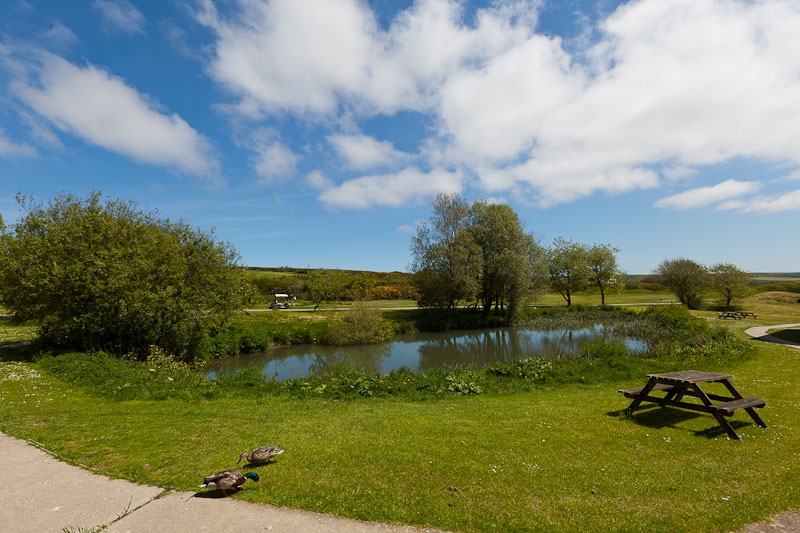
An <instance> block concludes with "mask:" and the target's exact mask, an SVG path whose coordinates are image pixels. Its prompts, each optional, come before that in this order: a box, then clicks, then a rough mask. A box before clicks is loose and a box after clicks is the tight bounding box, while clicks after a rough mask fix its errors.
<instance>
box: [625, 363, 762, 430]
mask: <svg viewBox="0 0 800 533" xmlns="http://www.w3.org/2000/svg"><path fill="white" fill-rule="evenodd" d="M647 377H648V378H650V379H649V380H648V382H647V384H646V385H645V386H644V387H640V388H636V389H622V390H620V391H618V392H621V393H622V394H624V395H625V397H626V398H633V401H632V402H631V404H630V405H629V406H628V408H627V409H626V412H627V413H628V414H629V415H633V412H634V410H636V408H637V407H639V404H641V403H642V402H652V403H655V404H658V405H660V406H662V407H664V406H670V407H680V408H682V409H689V410H692V411H700V412H701V413H709V414H711V415H713V416H714V418H716V419H717V422H719V425H720V426H722V427H723V429H724V430H725V431H726V432H727V433H728V436H729V437H730V438H732V439H735V440H742V439H741V438H740V437H739V435H738V434H737V433H736V431H735V430H734V429H733V426H731V424H730V423H729V422H728V421H727V420H726V419H725V417H730V416H733V414H734V412H736V411H737V410H738V409H744V410H745V411H746V412H747V414H749V415H750V417H751V418H752V419H753V421H754V422H755V423H756V424H758V425H759V426H761V427H762V428H765V427H767V425H766V424H765V423H764V421H763V420H761V417H760V416H758V414H757V413H756V411H755V408H761V407H764V405H765V404H766V403H767V401H766V400H762V399H761V398H744V397H742V395H741V394H739V391H737V390H736V387H734V386H733V383H731V382H730V378H731V377H733V376H730V375H728V374H713V373H711V372H698V371H696V370H684V371H681V372H668V373H666V374H648V375H647ZM701 383H721V384H722V385H724V386H725V388H726V389H727V390H728V392H729V393H730V394H731V396H721V395H718V394H709V393H706V392H705V391H704V390H703V389H702V388H701V387H700V384H701ZM659 391H661V392H664V393H666V394H665V396H663V397H659V396H653V395H651V393H654V392H659ZM684 396H692V397H695V398H699V399H700V401H701V402H702V403H692V402H687V401H684V399H683V398H684ZM712 400H715V401H717V402H721V403H716V404H715V403H714V402H713V401H712Z"/></svg>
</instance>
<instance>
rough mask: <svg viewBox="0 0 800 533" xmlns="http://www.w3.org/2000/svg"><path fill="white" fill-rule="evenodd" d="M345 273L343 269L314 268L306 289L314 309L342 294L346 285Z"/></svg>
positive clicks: (310, 273)
mask: <svg viewBox="0 0 800 533" xmlns="http://www.w3.org/2000/svg"><path fill="white" fill-rule="evenodd" d="M345 275H346V274H345V273H344V272H342V271H341V270H329V269H328V270H326V269H323V268H320V269H317V270H312V271H311V272H309V273H308V277H307V278H306V291H307V292H308V295H309V297H310V299H311V301H312V302H314V311H316V310H317V308H318V307H319V306H320V304H321V303H322V302H324V301H327V300H335V299H336V298H339V296H341V294H342V292H343V291H344V287H345V283H346V280H345Z"/></svg>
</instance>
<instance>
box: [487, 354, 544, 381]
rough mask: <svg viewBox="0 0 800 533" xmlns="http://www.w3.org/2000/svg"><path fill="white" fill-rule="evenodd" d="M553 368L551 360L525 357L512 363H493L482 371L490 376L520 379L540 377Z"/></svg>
mask: <svg viewBox="0 0 800 533" xmlns="http://www.w3.org/2000/svg"><path fill="white" fill-rule="evenodd" d="M552 370H553V362H552V361H547V360H546V359H542V358H540V357H526V358H525V359H519V360H517V361H514V362H513V363H495V364H493V365H489V366H487V367H486V369H485V370H484V372H486V374H489V375H492V376H504V377H514V378H521V379H533V380H535V379H540V378H542V377H544V376H545V375H546V374H548V373H549V372H551V371H552Z"/></svg>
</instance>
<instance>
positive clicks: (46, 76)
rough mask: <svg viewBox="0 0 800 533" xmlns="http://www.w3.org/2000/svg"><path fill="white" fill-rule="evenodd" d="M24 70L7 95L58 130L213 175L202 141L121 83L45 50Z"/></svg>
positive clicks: (209, 153)
mask: <svg viewBox="0 0 800 533" xmlns="http://www.w3.org/2000/svg"><path fill="white" fill-rule="evenodd" d="M18 66H19V65H18ZM27 67H29V74H30V76H28V77H27V78H25V77H21V78H20V79H17V80H16V81H15V82H13V83H12V84H11V88H12V92H13V93H14V94H15V95H16V96H17V97H18V98H20V100H22V101H23V102H25V103H26V104H27V105H28V106H29V107H30V108H31V109H32V110H34V111H35V112H36V113H38V114H39V115H40V116H42V117H44V118H45V119H47V120H49V121H50V122H51V123H53V124H54V125H55V126H56V127H57V128H58V129H60V130H62V131H65V132H68V133H72V134H75V135H78V136H80V137H82V138H83V139H84V140H86V141H88V142H90V143H92V144H96V145H98V146H101V147H103V148H106V149H108V150H111V151H113V152H117V153H119V154H122V155H125V156H128V157H131V158H133V159H136V160H137V161H142V162H145V163H151V164H155V165H164V166H168V167H172V168H175V169H178V170H181V171H183V172H187V173H190V174H196V175H205V176H211V175H212V174H213V173H214V172H215V171H216V169H217V167H218V162H217V159H216V156H215V155H213V150H212V148H211V145H210V143H209V142H208V141H207V140H206V138H205V137H203V136H202V135H200V134H199V133H197V131H195V130H194V129H193V128H192V127H191V126H189V124H187V123H186V121H185V120H183V119H182V118H181V117H180V116H178V115H177V114H171V115H166V114H163V113H162V112H161V111H160V110H159V109H158V106H157V104H155V103H154V102H153V101H151V100H150V98H149V97H148V96H147V95H143V94H141V93H139V92H138V91H137V90H136V89H134V88H133V87H131V86H129V85H128V84H126V83H125V81H123V80H122V79H120V78H118V77H116V76H114V75H112V74H111V73H109V72H107V71H105V70H103V69H100V68H97V67H95V66H92V65H86V66H84V67H79V66H76V65H73V64H72V63H70V62H68V61H66V60H64V59H63V58H61V57H59V56H55V55H52V54H49V53H46V52H40V53H39V54H38V61H36V62H35V63H30V64H28V65H27Z"/></svg>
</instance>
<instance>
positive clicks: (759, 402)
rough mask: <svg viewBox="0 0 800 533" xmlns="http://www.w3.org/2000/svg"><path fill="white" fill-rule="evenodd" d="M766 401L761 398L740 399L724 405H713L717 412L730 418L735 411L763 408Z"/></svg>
mask: <svg viewBox="0 0 800 533" xmlns="http://www.w3.org/2000/svg"><path fill="white" fill-rule="evenodd" d="M766 404H767V400H763V399H761V398H741V399H739V400H733V401H730V402H725V403H718V404H716V405H714V408H715V409H716V410H717V411H720V412H721V413H722V414H723V415H725V416H732V415H733V413H734V411H736V410H737V409H751V408H753V407H758V408H761V407H764V406H765V405H766Z"/></svg>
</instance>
